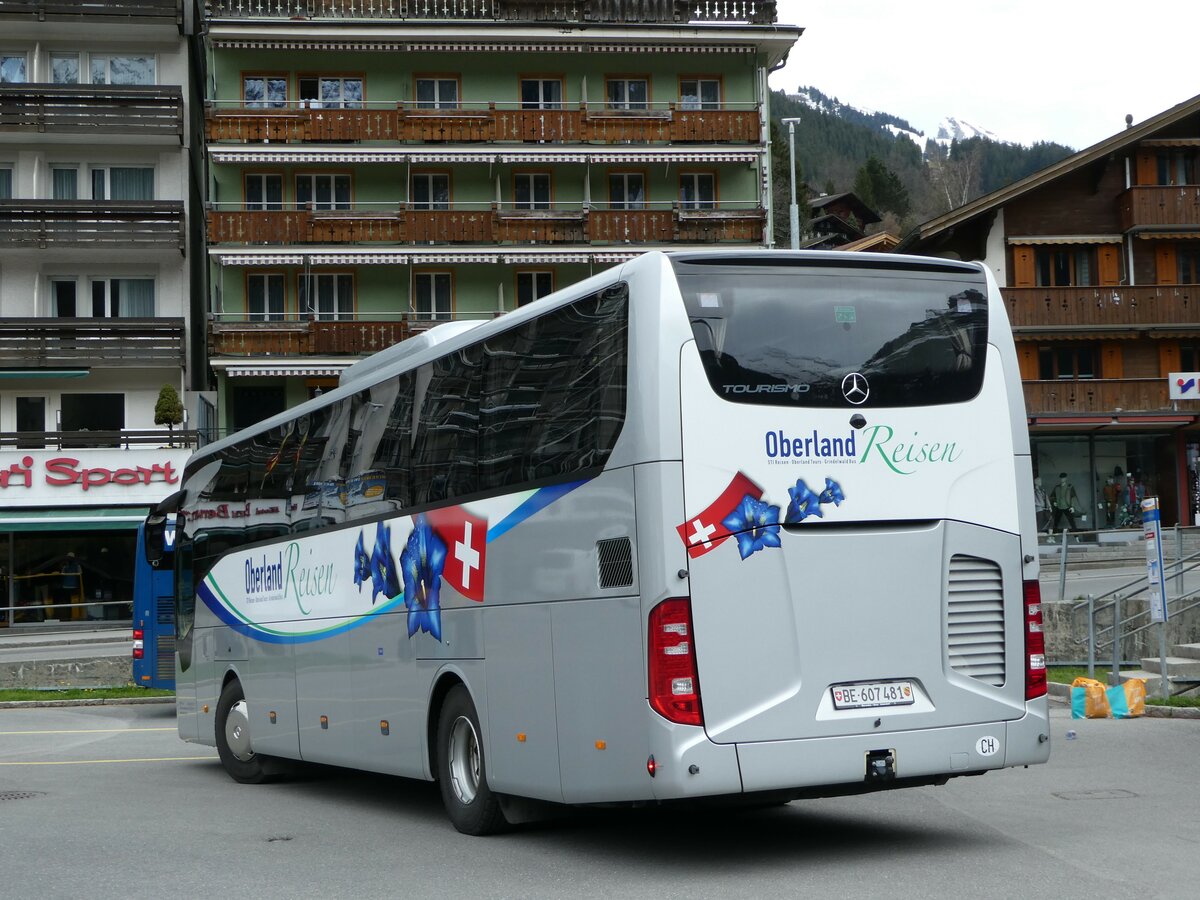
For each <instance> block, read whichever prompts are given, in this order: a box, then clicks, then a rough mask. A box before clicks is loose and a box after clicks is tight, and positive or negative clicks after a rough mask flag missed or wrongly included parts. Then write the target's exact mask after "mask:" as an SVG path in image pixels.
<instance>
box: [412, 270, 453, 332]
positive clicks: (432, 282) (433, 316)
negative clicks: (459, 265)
mask: <svg viewBox="0 0 1200 900" xmlns="http://www.w3.org/2000/svg"><path fill="white" fill-rule="evenodd" d="M442 279H445V283H446V284H447V285H448V290H447V291H446V296H447V307H446V308H445V309H438V308H437V295H438V291H437V287H438V282H439V281H441V280H442ZM422 282H427V283H428V285H429V298H430V303H429V309H421V308H420V307H419V306H418V301H419V298H418V296H417V294H418V290H417V286H418V285H419V284H421V283H422ZM411 296H412V302H411V308H412V311H413V312H414V313H415V314H416V318H418V319H420V320H422V321H430V320H434V321H445V320H448V319H452V318H453V317H454V276H453V275H452V274H451V273H450V272H448V271H444V270H440V271H431V272H413V281H412V294H411Z"/></svg>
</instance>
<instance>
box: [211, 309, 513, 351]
mask: <svg viewBox="0 0 1200 900" xmlns="http://www.w3.org/2000/svg"><path fill="white" fill-rule="evenodd" d="M492 315H494V314H493V313H480V314H478V315H476V316H474V317H471V316H459V317H457V318H490V317H491V316H492ZM441 321H444V320H443V319H438V320H433V319H432V318H431V317H430V316H429V315H428V314H424V315H423V314H419V313H408V314H399V315H392V316H388V317H386V318H384V317H380V318H377V319H340V320H330V319H325V320H321V319H308V320H299V319H296V318H295V317H292V318H284V317H280V318H278V319H276V320H274V321H269V322H262V321H255V322H246V321H231V320H225V321H217V322H213V323H212V324H211V325H210V326H209V333H208V347H209V353H210V354H211V355H212V356H214V357H215V356H243V357H250V356H305V355H307V354H314V355H318V356H365V355H368V354H371V353H378V352H379V351H380V350H386V349H387V348H388V347H391V346H392V345H393V344H398V343H400V341H403V340H405V339H406V338H409V337H412V336H413V335H414V334H416V333H418V332H420V331H424V330H425V329H427V328H429V327H430V326H432V325H437V324H439V322H441Z"/></svg>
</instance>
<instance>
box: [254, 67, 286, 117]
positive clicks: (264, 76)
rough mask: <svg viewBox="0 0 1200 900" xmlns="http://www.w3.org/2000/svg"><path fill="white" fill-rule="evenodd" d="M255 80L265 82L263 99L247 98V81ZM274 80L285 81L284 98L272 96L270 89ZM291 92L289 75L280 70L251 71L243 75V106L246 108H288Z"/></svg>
mask: <svg viewBox="0 0 1200 900" xmlns="http://www.w3.org/2000/svg"><path fill="white" fill-rule="evenodd" d="M254 80H260V81H262V83H263V96H262V99H261V100H247V99H246V82H247V81H254ZM272 81H282V82H283V99H282V100H281V99H279V98H275V99H272V98H271V94H270V90H269V89H270V86H271V82H272ZM289 92H290V85H289V84H288V77H287V76H286V75H281V74H279V73H278V72H275V73H271V72H250V73H247V74H244V75H242V106H243V107H244V108H246V109H287V105H288V94H289Z"/></svg>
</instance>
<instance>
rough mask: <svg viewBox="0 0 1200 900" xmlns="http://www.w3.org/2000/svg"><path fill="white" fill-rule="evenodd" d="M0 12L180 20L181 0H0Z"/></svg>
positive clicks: (57, 17)
mask: <svg viewBox="0 0 1200 900" xmlns="http://www.w3.org/2000/svg"><path fill="white" fill-rule="evenodd" d="M0 16H27V17H31V18H34V19H36V20H37V21H39V22H43V21H46V20H47V19H50V20H53V21H61V20H64V19H67V20H70V19H75V20H83V21H88V20H93V21H117V22H120V21H122V20H126V19H142V20H146V19H149V20H168V21H172V22H174V23H175V24H176V25H182V24H183V0H0Z"/></svg>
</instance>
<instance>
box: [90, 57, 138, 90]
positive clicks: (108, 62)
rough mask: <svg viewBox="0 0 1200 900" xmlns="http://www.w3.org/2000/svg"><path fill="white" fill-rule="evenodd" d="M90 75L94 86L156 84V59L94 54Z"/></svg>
mask: <svg viewBox="0 0 1200 900" xmlns="http://www.w3.org/2000/svg"><path fill="white" fill-rule="evenodd" d="M88 73H89V75H90V76H91V82H92V84H154V57H153V56H109V55H106V54H97V53H93V54H92V55H91V57H90V58H89V60H88Z"/></svg>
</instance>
